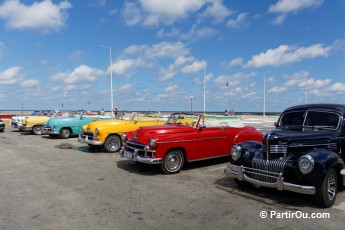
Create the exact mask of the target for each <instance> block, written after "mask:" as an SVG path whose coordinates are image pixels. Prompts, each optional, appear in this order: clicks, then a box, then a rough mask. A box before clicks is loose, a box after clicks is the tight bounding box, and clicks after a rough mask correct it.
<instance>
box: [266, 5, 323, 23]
mask: <svg viewBox="0 0 345 230" xmlns="http://www.w3.org/2000/svg"><path fill="white" fill-rule="evenodd" d="M322 3H323V0H279V1H278V2H277V3H276V4H274V5H271V6H270V7H269V9H268V12H269V13H275V14H279V15H278V17H277V18H276V19H275V20H274V24H277V25H280V24H282V23H283V22H284V20H285V18H286V15H287V14H289V13H293V12H298V11H301V10H304V9H307V8H311V7H319V6H321V5H322Z"/></svg>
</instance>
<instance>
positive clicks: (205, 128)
mask: <svg viewBox="0 0 345 230" xmlns="http://www.w3.org/2000/svg"><path fill="white" fill-rule="evenodd" d="M121 115H122V116H121V117H116V118H113V117H104V116H88V115H85V114H74V115H72V116H68V117H60V118H48V119H47V120H46V121H43V122H42V123H39V122H38V117H34V116H33V117H26V118H21V119H20V123H19V124H18V122H17V124H14V123H15V121H13V122H14V123H13V124H12V125H13V126H17V127H18V128H19V129H20V130H22V131H31V132H32V133H34V134H45V133H46V134H48V135H50V136H58V137H60V138H69V137H70V136H71V135H78V141H79V142H80V143H85V144H88V145H89V146H90V147H91V148H104V150H105V151H107V152H120V155H121V156H122V157H125V158H127V159H130V160H132V161H134V162H139V163H144V164H158V165H160V166H161V169H162V171H163V172H164V173H166V174H174V173H178V172H180V170H181V169H182V168H183V165H184V164H185V163H186V162H192V161H197V160H204V159H210V158H216V157H223V156H230V163H228V164H227V166H226V168H225V170H224V172H225V174H226V175H227V176H229V177H231V178H234V180H235V182H236V183H238V184H239V185H243V184H244V183H250V184H254V185H256V186H263V187H270V188H275V189H278V190H281V191H282V190H288V191H292V192H296V193H302V194H309V195H312V196H313V198H314V201H315V203H316V204H318V205H320V206H322V207H331V206H332V205H333V204H334V202H335V200H336V195H337V193H338V189H339V188H340V186H345V163H344V160H345V121H344V118H345V105H339V104H307V105H300V106H294V107H291V108H288V109H286V110H285V111H283V112H282V113H281V115H280V117H279V119H278V121H277V122H276V129H275V130H273V131H270V132H268V133H266V134H262V133H261V132H259V131H258V130H256V129H255V128H254V127H249V126H244V125H243V124H242V123H241V122H240V120H238V119H236V118H234V117H226V116H211V115H203V114H193V113H172V114H171V115H170V116H169V117H167V118H165V117H162V116H161V115H160V114H159V113H158V114H157V113H156V114H152V113H151V114H146V115H141V116H139V115H138V114H137V113H133V114H130V115H127V116H126V117H124V116H123V114H121Z"/></svg>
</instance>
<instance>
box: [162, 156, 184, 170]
mask: <svg viewBox="0 0 345 230" xmlns="http://www.w3.org/2000/svg"><path fill="white" fill-rule="evenodd" d="M180 164H181V158H180V156H179V155H177V154H174V153H171V154H169V156H168V157H167V160H166V166H167V169H169V171H175V170H176V169H178V168H179V166H180Z"/></svg>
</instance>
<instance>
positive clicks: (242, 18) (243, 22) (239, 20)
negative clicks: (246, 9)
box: [227, 13, 249, 29]
mask: <svg viewBox="0 0 345 230" xmlns="http://www.w3.org/2000/svg"><path fill="white" fill-rule="evenodd" d="M247 16H248V14H247V13H241V14H239V15H237V17H236V19H234V20H229V21H228V23H227V26H228V27H229V28H230V29H238V28H243V27H246V26H248V24H249V22H247Z"/></svg>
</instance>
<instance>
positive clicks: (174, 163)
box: [161, 150, 184, 174]
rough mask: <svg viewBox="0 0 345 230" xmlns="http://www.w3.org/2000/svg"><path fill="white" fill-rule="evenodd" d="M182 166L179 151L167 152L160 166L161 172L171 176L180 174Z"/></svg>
mask: <svg viewBox="0 0 345 230" xmlns="http://www.w3.org/2000/svg"><path fill="white" fill-rule="evenodd" d="M183 164H184V155H183V153H182V151H180V150H172V151H169V152H168V153H167V154H166V155H165V157H164V160H163V163H162V165H161V167H162V171H163V172H164V173H166V174H173V173H178V172H180V170H181V168H182V167H183Z"/></svg>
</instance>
